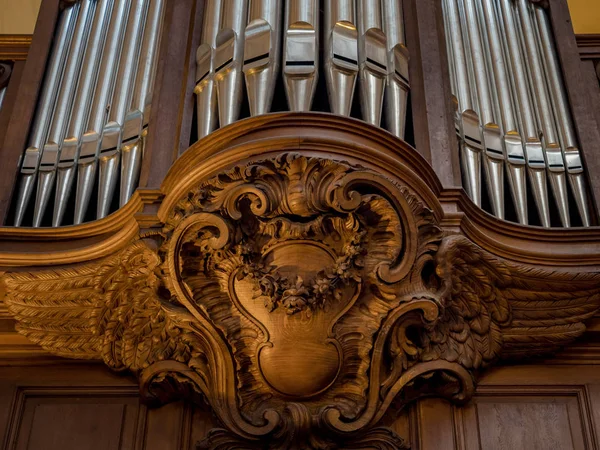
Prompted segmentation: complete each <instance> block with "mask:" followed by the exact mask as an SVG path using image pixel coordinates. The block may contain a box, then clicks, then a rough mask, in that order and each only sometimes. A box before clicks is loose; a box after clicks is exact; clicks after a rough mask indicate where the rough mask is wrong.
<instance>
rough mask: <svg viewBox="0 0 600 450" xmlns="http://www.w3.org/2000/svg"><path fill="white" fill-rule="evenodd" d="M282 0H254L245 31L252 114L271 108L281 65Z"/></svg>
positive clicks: (246, 71)
mask: <svg viewBox="0 0 600 450" xmlns="http://www.w3.org/2000/svg"><path fill="white" fill-rule="evenodd" d="M281 13H282V1H281V0H250V2H249V7H248V24H247V26H246V30H245V32H244V68H243V69H244V75H245V78H246V91H247V93H248V103H249V105H250V114H251V115H252V116H257V115H260V114H266V113H268V112H269V111H270V110H271V103H273V95H274V93H275V85H276V83H277V77H278V75H279V68H280V66H281V64H280V59H281V52H280V51H281Z"/></svg>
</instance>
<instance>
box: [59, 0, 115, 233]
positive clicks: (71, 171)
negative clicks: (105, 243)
mask: <svg viewBox="0 0 600 450" xmlns="http://www.w3.org/2000/svg"><path fill="white" fill-rule="evenodd" d="M113 4H114V2H113V0H98V1H97V4H96V8H95V14H94V19H93V22H92V25H91V31H90V35H89V38H88V42H87V47H86V50H85V56H84V59H83V63H82V66H81V72H80V74H79V81H78V83H77V90H76V93H75V99H74V101H73V110H72V111H71V116H70V119H69V125H68V128H67V133H66V137H65V139H64V140H63V143H62V149H61V151H60V159H59V161H58V170H57V172H58V175H57V182H56V195H55V198H54V212H53V215H52V226H55V227H56V226H60V225H61V224H62V222H63V219H64V214H65V211H66V207H67V203H68V201H69V197H70V194H71V189H72V186H73V181H74V179H75V173H76V171H75V167H76V166H77V163H78V160H79V151H80V149H81V137H82V135H83V132H84V129H85V127H86V124H87V121H88V118H89V114H90V108H91V104H92V99H93V95H94V90H95V86H96V80H97V78H98V67H99V65H100V60H101V59H102V51H103V49H104V42H105V40H106V32H107V29H108V23H109V21H110V17H111V13H112V8H113Z"/></svg>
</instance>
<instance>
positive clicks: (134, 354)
mask: <svg viewBox="0 0 600 450" xmlns="http://www.w3.org/2000/svg"><path fill="white" fill-rule="evenodd" d="M160 263H161V260H160V258H159V256H158V255H157V253H156V252H155V251H153V250H151V249H150V248H149V247H148V246H147V245H146V244H145V243H143V242H141V241H140V242H136V243H133V244H132V245H130V246H129V247H127V248H126V249H125V250H123V251H121V252H120V253H118V254H117V255H115V256H113V257H111V258H108V259H105V260H103V261H101V262H97V263H92V264H87V265H78V266H76V267H74V268H61V269H56V270H45V271H39V272H33V273H19V272H13V273H10V274H7V275H6V276H5V283H6V285H7V288H8V290H7V291H8V295H7V297H6V299H5V301H6V304H7V306H8V309H9V311H10V312H11V313H12V314H13V315H14V316H15V319H16V320H17V323H18V325H17V327H18V330H19V331H20V332H21V333H22V334H24V335H25V336H27V337H28V338H29V339H30V340H32V341H33V342H35V343H37V344H39V345H40V346H42V347H43V348H44V349H46V350H48V351H50V352H52V353H54V354H57V355H60V356H65V357H69V358H78V359H103V360H104V361H105V363H106V364H107V365H109V366H110V367H111V368H113V369H117V370H121V369H129V370H133V371H138V370H141V369H144V368H146V367H148V366H149V365H151V364H153V363H154V362H157V361H159V360H164V359H172V360H176V361H186V360H188V359H189V352H190V348H189V345H188V343H187V342H186V339H185V336H184V335H181V334H182V333H181V331H180V329H179V328H178V327H176V326H174V325H175V323H176V322H177V323H182V322H184V321H185V320H186V315H187V313H185V312H181V311H179V310H176V307H174V306H172V305H167V304H166V303H163V302H162V301H161V300H160V298H159V295H158V288H159V285H160V280H159V277H158V276H157V274H156V273H155V272H157V270H156V269H157V268H158V266H159V264H160Z"/></svg>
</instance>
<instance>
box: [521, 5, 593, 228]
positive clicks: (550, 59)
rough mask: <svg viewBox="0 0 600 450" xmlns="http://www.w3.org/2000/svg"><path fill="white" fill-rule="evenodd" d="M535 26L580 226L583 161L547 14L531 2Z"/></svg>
mask: <svg viewBox="0 0 600 450" xmlns="http://www.w3.org/2000/svg"><path fill="white" fill-rule="evenodd" d="M531 8H532V10H533V11H534V14H535V18H536V21H537V25H538V30H539V34H538V39H539V43H540V49H541V51H542V56H543V58H544V63H545V64H544V66H545V69H546V79H547V80H548V83H549V88H550V94H551V96H552V100H553V106H554V113H555V117H556V122H557V123H558V131H559V138H560V142H561V147H562V151H563V156H564V161H565V165H566V169H567V175H568V178H569V182H570V185H571V189H572V192H573V194H574V197H575V203H576V204H577V209H578V211H579V215H580V217H581V221H582V223H583V225H584V226H586V227H589V226H590V224H591V219H590V212H589V210H588V200H587V194H586V186H585V179H584V173H583V162H582V159H581V155H580V153H579V149H578V145H577V138H576V137H575V130H574V127H573V119H572V118H571V112H570V110H569V103H568V101H567V96H566V92H565V90H564V85H563V81H562V76H561V72H560V67H559V64H558V59H557V56H556V52H555V50H554V44H553V38H552V31H551V28H550V23H549V19H548V15H547V14H546V12H545V11H544V10H543V9H542V8H541V7H539V6H533V5H531Z"/></svg>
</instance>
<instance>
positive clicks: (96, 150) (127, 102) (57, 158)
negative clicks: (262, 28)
mask: <svg viewBox="0 0 600 450" xmlns="http://www.w3.org/2000/svg"><path fill="white" fill-rule="evenodd" d="M165 4H166V0H80V1H79V2H77V3H75V4H73V5H72V6H68V7H66V8H65V9H64V10H63V11H62V12H61V15H60V18H59V22H58V24H57V28H56V32H55V37H54V42H53V45H52V49H51V54H50V57H49V62H48V64H47V68H46V75H45V78H44V81H43V86H42V88H41V93H40V97H39V100H38V105H37V109H36V114H35V117H34V121H33V125H32V128H31V132H30V136H29V144H28V147H27V149H26V150H25V152H24V154H23V157H22V160H21V163H20V171H21V174H20V180H19V187H18V191H17V193H16V202H15V225H16V226H20V225H22V224H23V219H24V217H25V215H26V214H25V213H26V211H27V210H28V208H30V206H31V204H33V222H32V225H33V226H34V227H39V226H40V225H41V224H42V220H43V218H44V216H45V214H47V211H48V209H49V207H52V208H53V210H52V226H60V225H64V224H73V223H74V224H79V223H82V222H83V221H84V220H85V218H86V215H87V212H88V208H89V205H90V203H91V200H92V195H93V193H94V192H97V208H96V214H95V217H96V218H98V219H100V218H103V217H105V216H106V215H107V214H108V213H109V212H110V211H111V205H112V202H113V197H114V196H115V194H116V191H117V189H118V198H119V204H120V205H121V206H122V205H123V204H125V203H126V202H127V201H128V200H129V198H130V197H131V195H132V194H133V191H134V190H135V188H136V187H137V180H138V177H139V172H140V168H141V160H142V155H143V151H144V149H143V147H144V140H145V136H146V134H147V126H148V120H149V116H150V108H151V102H152V88H153V84H154V76H155V72H156V66H157V53H158V47H159V40H160V33H161V28H162V17H163V12H164V7H165ZM53 194H54V195H53ZM73 195H74V197H75V202H74V215H73V217H66V213H67V211H68V207H67V205H68V204H69V201H70V199H71V198H72V197H73ZM52 197H54V198H53V199H52ZM52 200H53V201H52ZM51 205H52V206H51Z"/></svg>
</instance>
